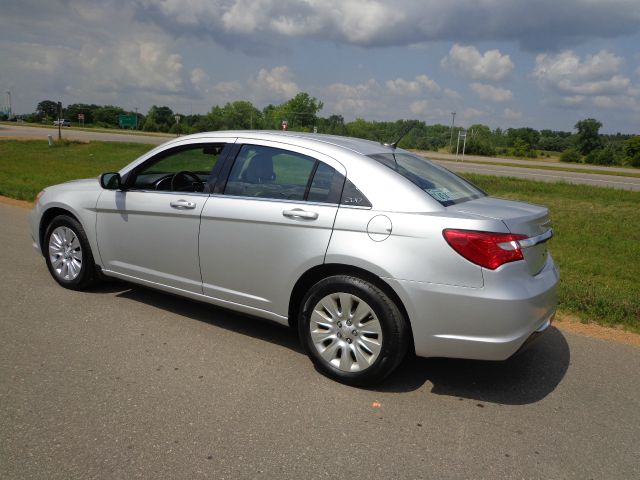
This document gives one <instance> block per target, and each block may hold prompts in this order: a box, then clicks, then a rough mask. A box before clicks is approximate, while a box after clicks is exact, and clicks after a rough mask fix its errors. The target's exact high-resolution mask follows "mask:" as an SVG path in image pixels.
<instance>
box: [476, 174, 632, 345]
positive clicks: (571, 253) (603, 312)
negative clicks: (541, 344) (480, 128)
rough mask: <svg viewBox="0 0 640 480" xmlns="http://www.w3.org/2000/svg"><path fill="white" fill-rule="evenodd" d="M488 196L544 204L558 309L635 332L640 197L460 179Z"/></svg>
mask: <svg viewBox="0 0 640 480" xmlns="http://www.w3.org/2000/svg"><path fill="white" fill-rule="evenodd" d="M465 177H467V178H468V179H469V180H471V181H472V182H474V183H476V184H477V185H478V186H480V187H481V188H483V189H484V190H485V191H487V192H488V193H489V194H491V195H493V196H497V197H502V198H509V199H513V200H522V201H526V202H532V203H538V204H542V205H546V206H547V207H549V209H550V211H551V219H552V221H553V227H554V231H555V237H554V238H553V239H552V240H551V244H550V248H551V253H552V255H553V257H554V259H555V261H556V263H557V264H558V267H559V269H560V275H561V282H560V308H561V310H563V311H565V312H570V313H573V314H575V315H577V316H578V317H580V318H582V319H584V320H593V321H596V322H598V323H600V324H603V325H622V326H624V327H626V328H627V329H629V330H632V331H635V332H639V333H640V194H638V192H630V191H625V190H614V189H609V188H598V187H591V186H586V185H570V184H564V183H542V182H531V181H528V180H521V179H515V178H505V177H489V176H484V175H471V174H467V175H465Z"/></svg>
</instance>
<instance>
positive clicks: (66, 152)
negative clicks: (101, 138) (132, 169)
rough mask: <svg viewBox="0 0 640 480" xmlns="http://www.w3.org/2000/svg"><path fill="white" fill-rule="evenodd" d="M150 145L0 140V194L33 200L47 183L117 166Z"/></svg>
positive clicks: (51, 183)
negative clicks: (53, 143)
mask: <svg viewBox="0 0 640 480" xmlns="http://www.w3.org/2000/svg"><path fill="white" fill-rule="evenodd" d="M151 148H153V146H152V145H145V144H140V143H116V142H113V143H106V142H90V143H79V142H64V143H58V142H56V144H55V146H53V147H49V146H48V144H47V142H46V141H39V140H29V141H19V140H2V141H0V195H5V196H7V197H12V198H17V199H19V200H33V199H34V198H35V197H36V195H37V194H38V192H39V191H40V190H42V189H43V188H44V187H46V186H48V185H54V184H56V183H60V182H64V181H66V180H71V179H74V178H89V177H96V176H98V175H99V174H100V173H102V172H111V171H114V170H120V169H121V168H122V167H124V166H125V165H126V164H128V163H130V162H131V161H132V160H135V159H136V158H137V157H139V156H140V155H142V154H143V153H144V152H147V151H149V150H150V149H151Z"/></svg>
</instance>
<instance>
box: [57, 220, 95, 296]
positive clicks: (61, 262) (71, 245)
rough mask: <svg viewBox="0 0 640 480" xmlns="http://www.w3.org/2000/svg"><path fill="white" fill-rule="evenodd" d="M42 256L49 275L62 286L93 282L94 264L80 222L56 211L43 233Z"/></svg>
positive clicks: (84, 285) (80, 287)
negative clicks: (43, 255)
mask: <svg viewBox="0 0 640 480" xmlns="http://www.w3.org/2000/svg"><path fill="white" fill-rule="evenodd" d="M44 246H45V249H46V250H45V258H46V261H47V267H48V268H49V272H50V273H51V276H52V277H53V278H54V280H55V281H56V282H58V283H59V284H60V285H62V286H63V287H65V288H69V289H72V290H84V289H86V288H88V287H90V286H91V285H92V284H93V283H94V282H95V277H96V274H95V264H94V261H93V255H92V254H91V248H90V247H89V241H88V240H87V236H86V234H85V232H84V229H83V228H82V225H80V223H79V222H78V221H77V220H76V219H75V218H73V217H70V216H68V215H59V216H57V217H55V218H54V219H53V220H52V221H51V223H49V225H48V226H47V230H46V232H45V234H44Z"/></svg>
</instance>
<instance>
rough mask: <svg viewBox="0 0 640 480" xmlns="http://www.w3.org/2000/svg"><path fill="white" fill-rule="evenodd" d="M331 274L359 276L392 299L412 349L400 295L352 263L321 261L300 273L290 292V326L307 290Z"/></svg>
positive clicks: (296, 320)
mask: <svg viewBox="0 0 640 480" xmlns="http://www.w3.org/2000/svg"><path fill="white" fill-rule="evenodd" d="M333 275H351V276H354V277H358V278H361V279H363V280H366V281H368V282H370V283H371V284H373V285H375V286H376V287H378V288H379V289H380V290H382V291H383V292H384V293H386V294H387V295H388V296H389V298H391V300H393V301H394V303H395V304H396V305H397V307H398V309H399V310H400V313H402V316H403V317H404V320H405V322H406V324H407V328H408V330H409V338H410V340H409V345H410V349H411V350H412V351H413V350H414V342H413V331H412V329H411V320H410V319H409V314H408V312H407V309H406V307H405V306H404V303H403V302H402V300H401V299H400V296H399V295H398V294H397V293H396V291H395V290H394V289H393V287H391V285H389V284H388V283H387V282H385V281H384V280H383V279H382V278H380V277H379V276H377V275H375V274H373V273H371V272H369V271H368V270H365V269H363V268H359V267H355V266H353V265H346V264H341V263H323V264H322V265H316V266H315V267H313V268H311V269H309V270H307V271H306V272H305V273H304V274H302V276H301V277H300V278H299V279H298V281H297V282H296V284H295V285H294V287H293V290H292V292H291V297H290V299H289V312H288V316H289V326H291V327H292V328H295V327H296V325H297V323H298V312H299V311H300V307H301V303H302V299H303V298H304V295H305V294H306V293H307V291H308V290H309V289H310V288H311V287H312V286H313V285H315V284H316V283H317V282H319V281H320V280H322V279H323V278H327V277H330V276H333Z"/></svg>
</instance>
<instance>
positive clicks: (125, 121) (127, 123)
mask: <svg viewBox="0 0 640 480" xmlns="http://www.w3.org/2000/svg"><path fill="white" fill-rule="evenodd" d="M136 119H137V117H136V115H118V126H119V127H120V128H136Z"/></svg>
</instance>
